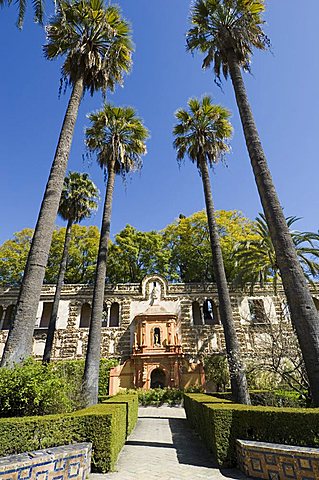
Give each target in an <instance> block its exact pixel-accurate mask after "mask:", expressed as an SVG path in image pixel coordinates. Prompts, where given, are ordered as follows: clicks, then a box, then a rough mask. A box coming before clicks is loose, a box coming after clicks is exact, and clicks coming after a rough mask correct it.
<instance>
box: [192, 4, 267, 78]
mask: <svg viewBox="0 0 319 480" xmlns="http://www.w3.org/2000/svg"><path fill="white" fill-rule="evenodd" d="M264 10H265V5H264V0H196V1H195V2H194V4H193V5H192V9H191V24H192V25H191V28H190V29H189V31H188V32H187V48H188V50H190V51H191V52H194V51H195V50H198V51H199V52H201V53H203V54H204V55H205V57H204V60H203V68H209V67H210V66H211V65H212V66H213V68H214V73H215V75H216V78H217V79H218V81H220V79H221V74H223V75H224V77H225V78H227V77H228V73H229V58H228V55H229V52H232V55H233V56H234V57H235V59H236V62H237V63H238V64H239V65H240V66H242V67H243V69H244V70H247V71H250V62H251V55H252V51H253V49H254V48H257V49H260V50H265V49H267V48H269V46H270V42H269V39H268V37H267V35H266V34H265V33H264V31H263V25H264V23H265V21H264V20H263V18H262V14H263V12H264Z"/></svg>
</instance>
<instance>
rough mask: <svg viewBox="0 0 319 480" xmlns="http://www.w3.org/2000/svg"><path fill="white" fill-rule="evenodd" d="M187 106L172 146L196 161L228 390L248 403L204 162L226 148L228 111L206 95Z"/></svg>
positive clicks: (218, 156)
mask: <svg viewBox="0 0 319 480" xmlns="http://www.w3.org/2000/svg"><path fill="white" fill-rule="evenodd" d="M188 107H189V109H188V110H183V109H180V110H178V111H177V112H176V114H175V115H176V118H177V120H178V121H179V123H177V124H176V126H175V127H174V131H173V133H174V135H175V137H176V138H175V140H174V147H175V148H176V150H177V159H178V160H179V161H182V160H183V159H184V157H185V156H188V157H189V159H190V160H191V161H192V162H193V163H195V164H196V166H197V168H198V170H199V173H200V176H201V178H202V182H203V188H204V195H205V203H206V211H207V220H208V227H209V236H210V243H211V248H212V255H213V270H214V276H215V280H216V286H217V291H218V299H219V311H220V317H221V321H222V324H223V328H224V335H225V341H226V350H227V357H228V364H229V371H230V378H231V387H232V393H233V397H234V400H235V401H237V402H239V403H246V404H249V403H250V400H249V393H248V386H247V380H246V376H245V372H244V368H243V365H242V361H241V354H240V346H239V342H238V339H237V335H236V328H235V324H234V319H233V313H232V306H231V301H230V296H229V290H228V285H227V280H226V274H225V268H224V261H223V255H222V251H221V247H220V240H219V234H218V227H217V223H216V218H215V209H214V203H213V197H212V190H211V184H210V178H209V169H208V166H210V167H212V166H213V165H214V164H215V163H217V162H218V161H219V160H220V159H221V158H222V157H223V156H224V155H225V153H227V152H228V151H229V146H228V140H229V139H230V137H231V134H232V126H231V124H230V122H229V117H230V112H229V111H228V110H226V109H225V108H224V107H222V106H220V105H214V104H212V102H211V98H210V97H209V96H204V97H203V99H202V101H199V100H198V99H197V98H192V99H190V100H189V101H188Z"/></svg>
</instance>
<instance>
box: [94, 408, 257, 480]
mask: <svg viewBox="0 0 319 480" xmlns="http://www.w3.org/2000/svg"><path fill="white" fill-rule="evenodd" d="M90 479H91V480H153V479H161V480H184V479H185V480H204V479H205V480H222V479H224V480H225V479H229V480H230V479H238V480H239V479H241V480H244V479H248V477H246V476H245V475H243V474H242V473H241V472H239V471H238V470H222V471H221V470H219V468H218V467H217V465H216V463H215V462H214V460H213V458H212V455H211V454H210V453H209V452H208V451H207V450H206V448H205V447H204V445H203V444H202V443H201V441H200V439H199V438H198V437H197V436H196V434H195V433H194V432H193V430H192V429H191V428H190V427H189V424H188V422H187V420H186V417H185V412H184V409H183V408H180V407H165V406H163V407H159V408H156V407H141V408H140V409H139V419H138V422H137V425H136V428H135V430H134V432H133V433H132V434H131V435H130V437H129V438H128V440H127V442H126V444H125V446H124V448H123V450H122V452H121V454H120V457H119V460H118V464H117V472H114V473H107V474H104V475H102V474H91V476H90Z"/></svg>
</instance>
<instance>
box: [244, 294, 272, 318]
mask: <svg viewBox="0 0 319 480" xmlns="http://www.w3.org/2000/svg"><path fill="white" fill-rule="evenodd" d="M248 306H249V312H250V318H251V321H252V322H253V323H267V322H268V318H267V315H266V312H265V307H264V302H263V300H262V299H261V298H249V299H248Z"/></svg>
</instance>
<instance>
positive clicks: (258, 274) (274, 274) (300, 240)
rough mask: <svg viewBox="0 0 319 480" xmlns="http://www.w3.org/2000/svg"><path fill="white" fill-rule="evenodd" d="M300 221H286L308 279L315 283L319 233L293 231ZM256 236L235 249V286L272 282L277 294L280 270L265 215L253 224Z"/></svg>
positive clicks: (317, 265)
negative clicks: (293, 227) (294, 225)
mask: <svg viewBox="0 0 319 480" xmlns="http://www.w3.org/2000/svg"><path fill="white" fill-rule="evenodd" d="M298 220H299V218H297V217H287V218H286V221H287V225H288V227H289V228H290V233H291V237H292V240H293V243H294V245H295V247H296V252H297V255H298V258H299V261H300V263H301V265H302V267H303V270H304V273H305V275H306V277H307V279H308V280H310V281H311V280H312V279H313V278H314V277H316V276H318V273H319V234H317V233H314V232H299V231H297V230H293V229H292V228H291V227H292V225H293V224H294V223H295V222H297V221H298ZM252 233H253V236H252V238H244V239H242V240H241V241H239V242H238V244H237V245H235V248H234V250H233V251H234V255H233V259H234V261H235V263H234V272H235V277H234V281H235V284H237V285H244V284H246V283H250V284H251V286H252V287H253V286H254V285H255V284H257V283H259V284H260V285H263V284H264V283H265V282H267V281H268V282H269V281H272V282H273V285H274V289H275V291H276V286H277V283H278V279H280V271H279V267H278V263H277V258H276V252H275V249H274V246H273V243H272V241H271V236H270V232H269V228H268V225H267V223H266V219H265V216H264V215H263V214H262V213H260V214H259V217H257V218H256V220H255V222H254V223H253V232H252Z"/></svg>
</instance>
